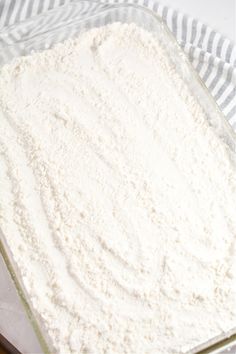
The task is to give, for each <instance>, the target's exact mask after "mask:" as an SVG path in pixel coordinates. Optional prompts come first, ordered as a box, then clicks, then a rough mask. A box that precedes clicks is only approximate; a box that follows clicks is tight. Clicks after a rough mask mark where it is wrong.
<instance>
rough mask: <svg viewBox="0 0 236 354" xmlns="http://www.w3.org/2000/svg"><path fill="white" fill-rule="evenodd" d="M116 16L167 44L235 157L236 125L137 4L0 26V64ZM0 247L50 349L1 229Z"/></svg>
mask: <svg viewBox="0 0 236 354" xmlns="http://www.w3.org/2000/svg"><path fill="white" fill-rule="evenodd" d="M117 21H118V22H122V23H135V24H137V25H138V26H141V27H143V28H144V29H146V30H148V31H150V32H152V33H153V34H154V35H155V36H156V37H157V38H158V40H159V41H160V42H161V43H162V45H163V47H165V49H166V51H167V54H168V56H169V58H170V60H171V61H172V62H173V63H174V65H175V67H176V70H177V71H178V72H179V74H180V75H181V77H183V78H184V80H185V82H186V84H187V85H188V87H189V90H190V91H191V93H192V94H193V95H194V96H195V97H196V99H197V100H198V101H199V102H200V104H201V106H202V108H203V109H204V111H205V112H206V116H207V119H208V120H209V123H210V125H211V126H212V127H213V128H214V129H215V131H216V133H217V134H218V135H219V136H220V138H221V139H222V140H223V141H224V142H225V143H226V144H227V145H228V146H229V150H230V153H231V154H232V159H233V160H235V156H236V155H235V152H236V135H235V133H234V131H233V130H232V128H231V127H230V125H229V124H228V122H227V121H226V119H225V118H224V116H223V115H222V113H221V111H220V110H219V108H218V107H217V105H216V103H215V101H214V100H213V99H212V97H211V96H210V94H209V92H208V90H207V89H206V87H205V85H204V84H203V83H202V82H201V80H200V78H199V76H198V75H197V74H196V72H195V70H194V69H193V67H192V66H191V64H190V62H189V60H188V58H187V57H186V56H185V54H184V53H183V51H182V49H181V48H180V47H179V45H178V44H177V42H176V40H175V38H174V37H173V36H172V34H171V33H170V31H169V30H168V28H167V26H166V25H165V23H163V21H162V20H161V18H160V17H158V16H157V15H156V14H154V13H153V12H152V11H150V10H148V9H147V8H144V7H142V6H139V5H138V4H127V3H124V4H107V3H104V4H101V3H98V2H95V1H79V2H77V1H75V2H73V1H72V2H71V3H70V4H67V5H63V6H60V7H58V8H56V9H52V10H49V11H47V12H46V13H43V14H41V15H38V16H35V17H33V18H31V19H29V20H26V21H23V22H21V23H19V24H17V25H13V26H10V27H7V28H5V29H3V30H2V31H1V32H0V66H2V65H4V64H6V63H8V62H9V61H11V60H12V59H13V58H14V57H18V56H22V55H28V54H30V53H31V52H32V51H41V50H44V49H47V48H50V47H52V46H53V45H54V44H55V43H58V42H62V41H64V40H66V39H67V38H71V37H75V36H76V35H78V33H80V32H81V31H86V30H88V29H90V28H93V27H100V26H104V25H106V24H109V23H113V22H117ZM0 251H1V253H2V255H3V258H4V260H5V263H6V265H7V267H8V270H9V272H10V274H11V276H12V278H13V281H14V282H15V286H16V288H17V291H18V293H19V296H20V298H21V300H22V302H23V304H24V307H25V309H26V312H27V314H28V317H29V319H30V321H31V323H32V325H33V327H34V330H35V332H36V335H37V336H38V339H39V341H40V344H41V347H42V350H43V352H44V353H53V352H54V351H53V348H52V345H51V343H50V339H49V337H48V335H47V333H46V330H45V328H44V325H43V322H42V320H41V318H40V316H39V314H38V313H37V311H36V310H35V309H34V308H33V306H32V305H31V301H30V299H29V297H28V295H27V291H26V289H25V286H24V284H23V281H22V279H21V275H20V270H19V269H18V267H17V264H16V263H15V262H14V259H13V256H12V253H11V250H10V249H9V247H8V244H7V239H6V237H4V235H3V233H2V232H1V230H0ZM233 343H234V344H235V345H236V328H234V329H231V330H230V331H228V332H227V333H224V334H220V335H219V336H218V337H216V338H209V339H208V341H207V342H206V343H199V345H198V346H197V347H195V348H187V349H186V353H199V354H200V353H202V354H203V353H216V352H217V353H225V352H226V351H227V352H228V350H229V349H228V348H230V347H231V346H232V345H233ZM232 353H233V352H232Z"/></svg>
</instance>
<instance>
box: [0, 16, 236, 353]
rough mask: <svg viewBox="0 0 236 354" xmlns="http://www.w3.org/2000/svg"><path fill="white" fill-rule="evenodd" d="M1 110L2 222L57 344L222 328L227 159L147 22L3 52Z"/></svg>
mask: <svg viewBox="0 0 236 354" xmlns="http://www.w3.org/2000/svg"><path fill="white" fill-rule="evenodd" d="M0 112H1V124H0V184H1V187H0V226H1V229H2V230H3V232H4V234H5V236H6V239H7V242H8V244H9V247H10V249H11V251H12V254H13V256H14V259H15V261H16V263H17V265H18V267H19V269H20V272H21V276H22V279H23V282H24V285H25V287H26V290H27V292H28V296H29V298H30V300H31V302H32V305H33V307H34V308H35V309H36V310H37V312H38V314H39V316H40V318H41V320H42V322H43V325H44V327H45V330H46V332H47V333H48V335H49V337H50V339H51V342H52V344H53V346H54V348H55V352H56V353H61V354H67V353H68V354H69V353H98V354H105V353H107V354H111V353H112V354H115V353H117V354H118V353H119V354H124V353H127V354H133V353H135V354H144V353H150V354H151V353H155V354H171V353H172V354H174V353H181V352H183V351H184V350H185V349H186V348H192V347H194V346H195V345H197V344H199V343H201V342H205V341H206V340H208V339H209V338H210V337H213V336H215V335H218V334H220V333H223V332H224V331H226V330H228V329H229V328H232V327H235V324H236V312H235V309H236V306H235V305H236V304H235V302H236V301H235V300H236V298H235V289H236V288H235V285H236V284H235V274H236V273H235V236H236V219H235V206H236V179H235V166H234V165H233V163H232V162H231V160H230V157H229V152H228V148H227V146H226V145H225V143H224V142H223V141H221V140H220V138H219V137H218V136H217V135H216V134H215V132H214V130H213V129H212V128H211V127H210V126H209V124H208V122H207V119H206V117H205V113H204V112H203V111H202V109H201V107H200V105H199V104H198V102H197V101H196V100H195V99H194V97H193V96H192V95H191V93H190V92H189V90H188V88H187V87H186V86H185V84H184V82H183V80H182V78H181V77H179V75H178V74H177V72H176V71H175V68H174V67H173V65H172V64H171V63H170V62H169V60H168V57H167V55H166V53H165V50H164V49H163V48H162V47H161V45H160V44H159V42H158V41H157V40H156V39H155V38H153V37H152V35H151V34H150V33H148V32H146V31H145V30H143V29H141V28H139V27H136V26H135V25H124V24H118V23H117V24H113V25H109V26H106V27H102V28H98V29H93V30H90V31H88V32H86V33H82V34H81V35H79V36H78V38H77V39H73V40H72V39H71V40H67V41H66V42H65V43H63V44H58V45H56V46H55V48H53V49H51V50H47V51H44V52H41V53H35V54H33V55H31V56H28V57H21V58H18V59H16V60H14V61H13V62H12V63H11V64H9V65H6V66H4V67H3V68H2V69H1V73H0ZM184 348H185V349H184Z"/></svg>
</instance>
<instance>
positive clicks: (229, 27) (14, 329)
mask: <svg viewBox="0 0 236 354" xmlns="http://www.w3.org/2000/svg"><path fill="white" fill-rule="evenodd" d="M6 1H7V0H6ZM160 2H161V3H162V4H163V5H169V6H171V7H173V8H175V9H176V10H180V11H181V12H183V13H185V14H188V15H191V16H192V17H194V18H196V19H199V20H201V21H202V22H204V23H205V24H207V25H209V26H211V27H212V28H213V29H215V30H217V31H219V32H221V33H222V34H224V35H225V36H227V37H228V38H229V39H231V40H232V41H234V42H235V43H236V0H162V1H160ZM0 333H2V334H3V335H5V336H6V337H7V338H8V339H9V340H10V341H11V342H12V343H13V344H14V345H15V346H16V347H18V348H19V350H21V351H22V352H23V353H24V354H26V353H30V354H36V353H40V347H39V345H38V343H37V339H36V337H35V335H34V332H33V330H32V328H31V325H30V323H29V321H28V319H27V317H26V315H25V313H24V309H23V307H22V305H21V303H20V301H19V299H18V298H17V295H16V292H15V289H14V286H13V284H12V281H11V279H10V278H9V275H8V273H7V270H6V268H5V266H4V263H3V260H2V258H1V256H0ZM228 353H229V352H228ZM232 353H236V348H235V351H233V352H232Z"/></svg>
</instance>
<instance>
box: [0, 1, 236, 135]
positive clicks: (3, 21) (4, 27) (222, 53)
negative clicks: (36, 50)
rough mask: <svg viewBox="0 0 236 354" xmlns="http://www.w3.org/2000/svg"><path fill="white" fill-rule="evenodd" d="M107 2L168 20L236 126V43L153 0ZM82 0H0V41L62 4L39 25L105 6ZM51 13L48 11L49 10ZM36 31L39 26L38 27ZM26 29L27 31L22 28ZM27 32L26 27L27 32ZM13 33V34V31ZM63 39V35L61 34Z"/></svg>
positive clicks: (81, 14)
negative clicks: (142, 8)
mask: <svg viewBox="0 0 236 354" xmlns="http://www.w3.org/2000/svg"><path fill="white" fill-rule="evenodd" d="M75 2H76V3H80V5H81V6H80V7H79V10H78V11H79V14H78V13H75V12H74V10H73V8H70V9H71V10H69V9H68V10H67V11H65V10H64V9H65V6H63V5H66V4H68V3H71V4H72V3H75ZM101 2H102V3H103V6H106V5H105V3H117V2H119V3H121V2H125V3H132V2H134V3H137V4H139V5H142V6H145V7H148V8H149V9H151V10H152V11H154V12H155V13H157V14H158V15H160V16H161V17H162V18H163V20H164V21H165V22H166V23H167V25H168V27H169V28H170V30H171V31H172V33H173V34H174V36H175V37H176V39H177V41H178V42H179V44H180V45H181V47H182V48H183V50H184V51H185V52H186V53H187V55H188V56H189V58H190V61H191V62H192V64H193V66H194V67H195V69H196V70H197V72H198V73H199V75H200V77H201V78H202V80H203V81H204V82H205V84H206V86H207V87H208V89H209V91H210V92H211V94H212V96H213V97H214V99H215V100H216V102H217V104H218V106H219V107H220V109H221V110H222V112H223V113H224V115H225V116H226V117H227V118H228V120H229V122H230V124H231V125H232V126H233V128H234V129H235V130H236V46H235V45H234V44H233V43H231V42H230V41H229V40H228V39H227V38H224V37H222V36H221V34H219V33H218V32H216V31H214V30H212V29H211V28H210V27H208V26H206V25H205V24H203V23H201V22H200V21H197V20H196V19H194V18H192V17H188V16H186V15H183V14H182V13H179V12H177V11H175V10H173V9H172V8H168V7H166V6H162V5H161V4H159V3H158V2H156V1H154V0H102V1H101ZM101 2H100V3H96V2H93V1H81V0H0V43H1V35H2V38H3V36H4V33H6V32H7V31H8V30H9V26H10V29H12V28H14V26H13V25H14V24H16V23H19V22H22V21H24V20H26V19H30V18H33V17H34V16H36V15H39V14H42V13H46V12H47V11H49V10H51V9H54V8H58V7H61V11H59V12H58V16H57V18H53V17H52V16H51V17H50V16H49V17H45V18H41V20H40V22H39V23H38V26H40V27H41V28H42V26H47V27H48V28H50V26H52V25H55V23H57V24H59V23H62V22H63V21H68V19H69V18H75V16H77V18H78V16H83V14H85V13H86V12H93V11H96V7H98V6H102V5H101ZM47 13H48V12H47ZM35 31H36V29H35ZM23 32H24V31H23ZM25 33H26V34H27V31H26V32H25ZM12 36H13V35H12ZM62 39H63V37H62Z"/></svg>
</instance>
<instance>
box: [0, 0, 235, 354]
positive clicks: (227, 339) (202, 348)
mask: <svg viewBox="0 0 236 354" xmlns="http://www.w3.org/2000/svg"><path fill="white" fill-rule="evenodd" d="M88 1H89V3H91V4H96V5H100V6H101V7H100V8H97V9H96V10H97V11H96V12H94V13H92V14H88V15H86V14H85V15H84V17H83V18H80V19H72V20H71V21H69V22H66V23H63V24H62V25H59V26H57V27H53V28H52V29H51V30H46V31H41V32H40V33H37V34H35V35H33V36H29V37H27V38H26V39H22V40H19V41H15V42H14V43H12V44H7V45H5V46H6V47H9V46H14V45H15V44H16V43H22V44H24V43H26V42H27V41H28V40H30V39H32V38H35V39H36V38H37V37H38V38H40V36H42V35H43V34H46V33H50V32H53V31H56V30H58V29H60V28H63V27H66V26H67V25H70V24H72V23H83V22H86V21H89V20H90V19H93V18H96V17H99V16H102V15H105V14H106V13H107V12H108V13H109V12H110V11H112V10H114V9H122V8H124V9H127V8H135V9H136V10H138V11H140V12H145V13H146V14H147V15H148V16H151V17H152V18H154V19H155V21H156V22H158V23H159V24H160V25H161V26H162V27H163V28H164V31H165V32H166V33H167V35H168V37H169V39H170V41H172V44H173V46H175V50H177V51H178V52H179V54H181V55H182V56H184V58H185V59H186V64H187V65H188V67H189V69H190V70H191V72H192V74H193V75H194V77H195V80H197V81H198V83H199V84H200V85H201V86H202V89H203V90H204V92H205V95H207V96H208V99H210V101H211V103H212V105H213V106H214V110H215V112H216V113H217V115H218V116H220V119H221V121H222V122H223V125H224V127H225V129H226V130H227V133H228V134H229V135H230V136H231V137H232V139H233V140H234V142H235V144H236V132H235V131H234V130H233V128H232V127H231V125H230V124H229V122H228V120H227V119H226V117H225V116H224V115H223V113H222V111H221V110H220V108H219V106H218V105H217V103H216V101H215V100H214V98H213V97H212V96H211V94H210V92H209V90H208V89H207V87H206V85H205V83H204V82H203V81H202V79H201V78H200V76H199V75H198V73H197V72H196V70H195V68H194V67H193V65H192V63H191V62H190V60H189V58H188V57H187V55H186V53H185V52H184V51H183V49H182V48H181V46H180V45H179V43H178V42H177V40H176V38H175V37H174V35H173V33H172V32H171V31H170V29H169V28H168V26H167V24H166V23H165V22H164V20H163V19H162V18H161V17H160V15H158V14H157V13H155V12H154V11H152V10H151V9H149V8H148V7H145V6H143V5H140V4H139V3H129V2H127V3H121V2H120V3H116V2H111V3H110V2H109V1H106V2H100V1H97V0H81V1H80V2H81V3H82V2H84V3H86V2H88ZM72 5H77V4H76V1H71V2H70V3H67V4H63V5H61V6H60V8H62V7H68V6H72ZM58 8H59V7H57V8H54V9H50V10H47V11H46V13H41V14H39V15H35V16H33V17H32V18H30V19H26V20H24V21H22V22H19V24H17V25H15V24H13V25H10V26H7V27H4V28H3V29H2V30H1V31H0V33H4V31H6V32H7V31H11V30H15V29H16V28H17V27H19V26H21V25H22V24H27V23H28V22H33V21H34V20H36V19H40V18H43V17H44V16H45V14H48V13H49V12H50V13H52V12H53V11H55V12H56V11H57V10H58ZM114 22H115V21H114ZM118 22H119V21H118ZM68 38H70V37H68ZM63 41H65V40H62V41H59V42H63ZM59 42H58V43H59ZM53 45H55V44H53ZM53 45H52V46H51V47H53ZM43 50H46V48H45V49H43ZM43 50H37V52H40V51H43ZM27 55H29V54H27ZM23 56H25V55H23ZM10 61H11V60H10ZM10 61H9V62H10ZM6 64H7V63H6ZM0 70H1V66H0ZM4 244H6V246H5V245H4ZM0 253H1V255H2V257H3V260H4V262H5V264H6V267H7V269H8V271H9V274H10V276H11V278H12V280H13V282H14V285H15V288H16V290H17V294H18V296H19V297H20V299H21V302H22V304H23V307H24V309H25V311H26V313H27V317H28V319H29V321H30V322H31V324H32V327H33V329H34V332H35V334H36V336H37V338H38V341H39V344H40V346H41V348H42V350H43V353H45V354H53V352H52V351H51V349H53V348H52V347H51V346H50V348H51V349H49V345H48V342H47V341H46V340H45V336H44V334H43V331H42V329H41V326H40V321H39V320H38V319H37V315H36V313H35V310H34V309H32V304H31V303H30V301H29V300H27V295H26V293H27V291H26V290H25V287H24V285H23V284H22V282H21V281H19V280H18V275H17V273H18V271H17V269H18V266H17V264H16V263H15V261H14V260H13V259H12V258H13V257H12V255H11V250H10V247H9V246H8V244H7V241H6V237H5V236H4V233H3V232H2V230H1V228H0ZM9 253H10V256H9ZM231 343H232V344H236V327H235V328H233V329H231V330H230V331H228V332H227V333H224V334H221V335H219V336H217V337H214V338H212V339H210V340H208V341H207V342H205V343H202V344H200V345H198V346H196V347H195V348H192V349H190V350H188V351H187V352H186V354H187V353H189V354H190V353H192V354H207V353H214V351H215V350H217V351H218V350H219V349H222V350H223V349H224V348H225V346H226V345H227V346H228V345H229V344H231Z"/></svg>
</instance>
